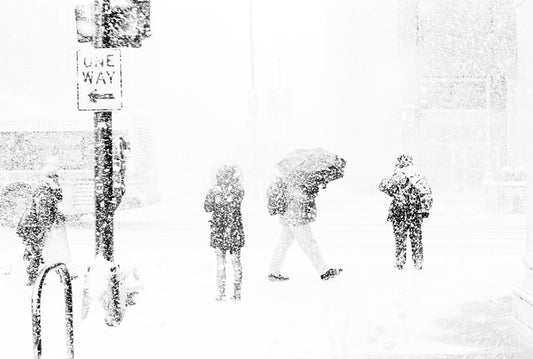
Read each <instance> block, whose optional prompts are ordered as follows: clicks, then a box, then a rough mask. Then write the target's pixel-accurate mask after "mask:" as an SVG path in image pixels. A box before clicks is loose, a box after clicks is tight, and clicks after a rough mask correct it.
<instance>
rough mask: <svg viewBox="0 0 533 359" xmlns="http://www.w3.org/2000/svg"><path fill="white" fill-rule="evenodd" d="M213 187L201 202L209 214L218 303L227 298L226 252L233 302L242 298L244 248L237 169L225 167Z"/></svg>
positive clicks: (240, 190) (241, 197)
mask: <svg viewBox="0 0 533 359" xmlns="http://www.w3.org/2000/svg"><path fill="white" fill-rule="evenodd" d="M216 179H217V183H216V186H215V187H214V188H212V189H210V190H209V192H208V193H207V196H206V198H205V202H204V209H205V211H206V212H209V213H212V217H211V220H210V223H211V242H210V245H211V247H213V248H214V249H215V254H216V258H217V284H218V296H217V298H216V299H217V300H224V298H225V296H226V288H225V286H226V253H227V252H228V251H229V253H230V256H231V262H232V264H233V273H234V292H233V296H232V297H231V299H232V300H240V299H241V284H242V265H241V248H242V247H243V246H244V229H243V224H242V214H241V203H242V200H243V198H244V189H243V187H242V184H241V181H240V177H239V171H238V169H237V167H236V166H233V165H225V166H223V167H222V168H220V169H219V170H218V172H217V175H216Z"/></svg>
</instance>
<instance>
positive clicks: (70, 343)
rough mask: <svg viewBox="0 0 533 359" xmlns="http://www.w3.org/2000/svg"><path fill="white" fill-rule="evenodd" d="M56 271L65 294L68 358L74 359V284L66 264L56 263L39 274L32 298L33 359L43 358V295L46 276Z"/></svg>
mask: <svg viewBox="0 0 533 359" xmlns="http://www.w3.org/2000/svg"><path fill="white" fill-rule="evenodd" d="M52 270H54V271H55V272H57V273H58V274H59V276H60V277H61V282H62V283H63V285H64V292H65V322H66V335H67V358H68V359H74V321H73V313H72V282H71V280H70V273H69V271H68V268H67V266H66V265H65V264H64V263H54V264H51V265H49V266H46V267H44V268H43V269H41V271H40V272H39V275H38V276H37V280H36V281H35V284H34V286H33V293H32V298H31V316H32V323H33V357H34V359H40V358H41V356H42V338H41V295H42V291H43V284H44V280H45V279H46V276H47V275H48V273H49V272H50V271H52Z"/></svg>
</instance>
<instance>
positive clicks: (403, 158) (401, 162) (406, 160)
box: [396, 153, 413, 168]
mask: <svg viewBox="0 0 533 359" xmlns="http://www.w3.org/2000/svg"><path fill="white" fill-rule="evenodd" d="M412 165H413V156H411V155H409V154H406V153H404V154H401V155H400V156H398V158H397V159H396V168H404V167H407V166H412Z"/></svg>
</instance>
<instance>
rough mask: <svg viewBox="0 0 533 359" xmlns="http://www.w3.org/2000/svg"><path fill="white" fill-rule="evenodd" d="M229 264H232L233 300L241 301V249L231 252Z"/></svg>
mask: <svg viewBox="0 0 533 359" xmlns="http://www.w3.org/2000/svg"><path fill="white" fill-rule="evenodd" d="M231 263H232V264H233V286H234V290H233V297H232V298H231V299H233V300H241V286H242V264H241V249H240V248H236V249H234V250H232V251H231Z"/></svg>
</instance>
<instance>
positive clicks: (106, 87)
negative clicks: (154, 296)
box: [75, 0, 151, 326]
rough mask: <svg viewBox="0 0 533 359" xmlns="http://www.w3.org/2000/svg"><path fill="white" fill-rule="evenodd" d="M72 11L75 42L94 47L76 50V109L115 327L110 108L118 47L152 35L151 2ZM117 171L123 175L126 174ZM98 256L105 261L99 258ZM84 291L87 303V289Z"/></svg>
mask: <svg viewBox="0 0 533 359" xmlns="http://www.w3.org/2000/svg"><path fill="white" fill-rule="evenodd" d="M75 15H76V28H77V33H78V41H79V42H89V41H92V45H93V46H92V47H91V48H90V49H80V50H79V51H78V53H77V73H78V110H80V111H94V148H95V150H94V159H95V161H94V200H95V259H97V261H95V263H100V264H99V265H98V264H97V265H95V266H96V267H102V268H105V270H104V272H105V273H103V275H102V273H101V271H92V272H98V273H99V274H98V277H99V279H102V280H105V281H106V282H107V284H108V288H109V290H106V293H108V292H109V293H111V294H110V295H109V298H107V299H110V300H109V301H108V302H109V303H111V304H110V305H108V306H106V312H107V313H106V318H105V320H106V323H107V324H108V325H110V326H117V325H119V324H120V322H121V321H122V316H123V310H121V309H123V308H121V305H120V300H119V296H120V293H119V288H120V283H119V281H118V279H117V274H118V266H117V265H115V263H114V243H113V216H114V212H115V210H116V208H117V206H118V205H119V203H120V201H121V199H122V196H123V194H124V191H125V189H124V187H123V183H121V185H122V187H121V188H120V189H119V190H118V191H117V192H116V193H115V191H114V186H113V130H112V128H113V126H112V119H113V113H112V111H114V110H120V109H121V108H122V64H121V61H122V58H121V52H120V49H119V48H120V47H140V46H141V42H142V40H143V39H145V38H147V37H149V36H150V34H151V31H150V1H149V0H127V1H120V2H118V1H114V2H112V1H111V0H90V1H89V3H84V4H78V5H77V6H76V8H75ZM121 171H122V172H123V171H124V169H122V170H121ZM121 175H122V176H121V177H122V178H123V176H124V173H121ZM101 258H103V259H104V260H105V261H104V262H103V263H102V262H99V261H98V260H99V259H101ZM89 269H90V268H89ZM88 276H89V270H88V272H87V277H88ZM84 293H86V296H87V298H89V299H87V303H90V293H89V288H88V287H87V288H85V289H84ZM106 295H107V294H106ZM87 305H89V304H87ZM86 310H88V308H87V309H86Z"/></svg>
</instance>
